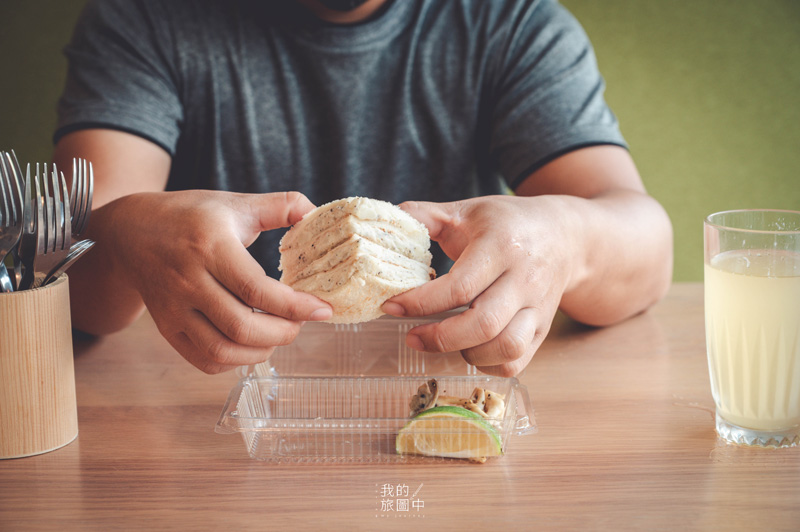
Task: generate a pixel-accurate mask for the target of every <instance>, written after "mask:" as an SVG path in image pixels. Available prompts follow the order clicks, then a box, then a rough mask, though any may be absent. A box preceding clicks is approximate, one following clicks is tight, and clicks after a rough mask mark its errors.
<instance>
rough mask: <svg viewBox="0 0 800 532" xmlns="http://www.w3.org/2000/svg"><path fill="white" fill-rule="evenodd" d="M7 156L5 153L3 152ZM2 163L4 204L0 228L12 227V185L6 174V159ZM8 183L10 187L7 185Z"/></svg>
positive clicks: (0, 195) (0, 184)
mask: <svg viewBox="0 0 800 532" xmlns="http://www.w3.org/2000/svg"><path fill="white" fill-rule="evenodd" d="M2 154H3V155H5V152H2ZM2 159H3V160H2V162H1V163H0V199H2V203H0V227H6V226H10V225H11V224H10V223H9V221H10V220H11V215H10V214H11V208H10V207H11V205H10V203H11V193H10V192H11V190H10V187H11V183H10V182H9V180H8V177H7V173H6V163H5V159H6V158H5V157H3V158H2ZM6 183H8V185H6ZM7 186H8V188H9V190H8V191H6V187H7Z"/></svg>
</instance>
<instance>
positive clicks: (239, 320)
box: [189, 276, 301, 347]
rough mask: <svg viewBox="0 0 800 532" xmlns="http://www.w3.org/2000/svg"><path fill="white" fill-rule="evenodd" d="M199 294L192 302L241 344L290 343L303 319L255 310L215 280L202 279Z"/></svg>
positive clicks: (219, 327)
mask: <svg viewBox="0 0 800 532" xmlns="http://www.w3.org/2000/svg"><path fill="white" fill-rule="evenodd" d="M198 283H200V284H201V286H198V294H199V293H200V292H202V295H198V296H197V298H196V299H195V300H192V299H190V300H189V303H190V304H191V305H193V306H194V308H196V309H197V310H199V311H200V312H201V313H202V314H203V315H205V316H206V317H207V318H208V319H209V321H210V322H211V323H212V324H213V325H214V326H215V327H216V328H217V329H219V331H220V332H222V334H224V335H225V336H227V337H228V338H229V339H231V340H233V341H234V342H235V343H237V344H241V345H246V346H253V347H259V346H260V347H263V346H276V345H287V344H289V343H291V342H292V341H293V340H294V338H295V337H296V336H297V333H298V332H300V325H301V322H300V321H294V320H288V319H285V318H282V317H279V316H273V315H271V314H265V313H262V312H255V311H254V310H253V309H252V308H251V307H249V306H247V305H245V304H243V303H242V302H241V301H240V300H239V299H238V298H236V297H234V295H233V294H231V293H230V292H228V291H227V290H226V289H225V288H224V287H222V286H221V285H220V284H219V283H218V282H217V281H216V280H215V279H213V278H212V277H210V276H207V277H206V278H205V280H204V281H200V280H198Z"/></svg>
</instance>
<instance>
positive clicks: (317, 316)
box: [308, 307, 333, 321]
mask: <svg viewBox="0 0 800 532" xmlns="http://www.w3.org/2000/svg"><path fill="white" fill-rule="evenodd" d="M331 316H333V311H332V310H331V309H329V308H327V307H323V308H318V309H317V310H315V311H314V312H312V313H311V316H309V317H308V319H309V320H310V321H324V320H329V319H331Z"/></svg>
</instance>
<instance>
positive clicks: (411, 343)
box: [406, 334, 425, 351]
mask: <svg viewBox="0 0 800 532" xmlns="http://www.w3.org/2000/svg"><path fill="white" fill-rule="evenodd" d="M406 345H407V346H408V347H410V348H411V349H414V350H416V351H425V346H424V345H423V343H422V340H421V339H420V337H419V336H417V335H416V334H409V335H408V336H406Z"/></svg>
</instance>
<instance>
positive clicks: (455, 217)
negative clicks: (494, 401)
mask: <svg viewBox="0 0 800 532" xmlns="http://www.w3.org/2000/svg"><path fill="white" fill-rule="evenodd" d="M516 193H517V195H516V196H493V197H483V198H475V199H470V200H465V201H459V202H454V203H444V204H436V203H423V202H409V203H405V204H402V205H401V207H402V208H404V209H405V210H407V211H408V212H409V213H410V214H411V215H412V216H414V217H416V218H417V219H419V220H420V221H422V222H423V223H424V224H425V225H426V226H427V227H428V230H429V231H430V234H431V238H432V239H433V240H435V241H437V242H438V243H439V244H440V246H441V247H442V249H443V250H444V252H445V253H447V255H448V256H449V257H450V258H451V259H453V260H454V261H455V264H454V265H453V267H452V269H451V270H450V272H449V273H447V274H445V275H442V276H441V277H439V278H438V279H435V280H433V281H431V282H430V283H427V284H425V285H423V286H421V287H419V288H415V289H413V290H410V291H408V292H406V293H405V294H401V295H399V296H396V297H394V298H392V299H390V300H389V301H388V302H387V303H386V304H385V305H384V308H383V309H384V311H385V312H386V313H387V314H392V315H396V316H400V315H404V316H425V315H431V314H435V313H438V312H442V311H445V310H449V309H453V308H457V307H460V306H465V305H467V306H468V307H469V308H468V309H467V310H466V311H465V312H464V313H462V314H460V315H458V316H454V317H451V318H448V319H446V320H444V321H442V322H440V323H433V324H428V325H424V326H420V327H416V328H414V329H412V330H411V331H409V334H408V337H407V343H408V345H409V346H410V347H412V348H415V349H419V350H423V351H429V352H447V351H461V353H462V354H463V356H464V358H465V359H466V360H467V362H469V363H471V364H474V365H475V366H477V367H478V368H479V369H481V371H484V372H485V373H490V374H494V375H502V376H507V375H514V374H517V373H519V372H520V371H521V370H522V369H523V368H524V367H525V366H526V365H527V364H528V362H530V360H531V358H532V357H533V354H534V353H535V352H536V350H537V349H538V347H539V345H540V344H541V343H542V341H543V340H544V337H545V336H546V334H547V332H548V331H549V329H550V325H551V323H552V320H553V317H554V315H555V313H556V310H557V309H558V308H559V307H560V308H561V309H562V310H563V311H564V312H565V313H566V314H568V315H569V316H571V317H573V318H574V319H576V320H578V321H581V322H583V323H587V324H590V325H597V326H604V325H610V324H613V323H616V322H618V321H621V320H623V319H625V318H627V317H629V316H632V315H634V314H636V313H638V312H641V311H643V310H644V309H646V308H647V307H649V306H650V305H652V304H653V303H655V302H656V301H658V300H659V299H660V298H661V297H663V295H664V294H665V293H666V290H667V289H668V287H669V284H670V281H671V276H672V228H671V224H670V222H669V218H668V217H667V215H666V213H665V212H664V209H663V208H662V207H661V206H660V205H659V204H658V203H657V202H656V201H655V200H654V199H653V198H651V197H650V196H648V195H647V194H646V193H645V191H644V186H643V185H642V183H641V179H640V177H639V174H638V172H637V170H636V167H635V165H634V164H633V161H632V160H631V158H630V155H629V154H628V152H627V151H625V150H624V149H622V148H619V147H616V146H597V147H590V148H584V149H580V150H576V151H574V152H570V153H569V154H567V155H564V156H562V157H560V158H558V159H555V160H554V161H551V162H550V163H548V164H547V165H545V166H544V167H542V168H540V169H539V170H537V171H536V172H534V173H533V174H531V175H530V176H529V177H528V178H527V179H526V180H525V181H523V183H522V184H521V185H520V186H519V187H517V189H516Z"/></svg>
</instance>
